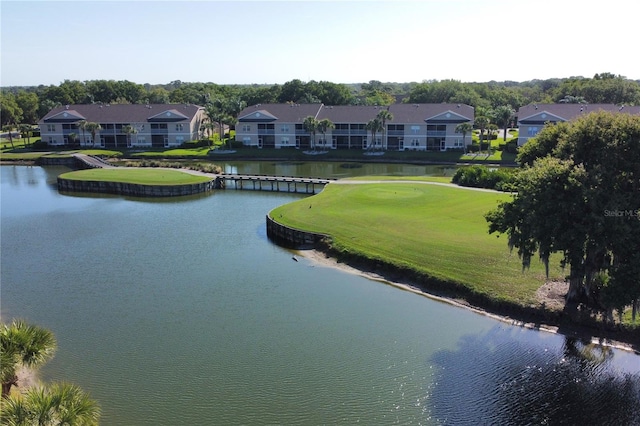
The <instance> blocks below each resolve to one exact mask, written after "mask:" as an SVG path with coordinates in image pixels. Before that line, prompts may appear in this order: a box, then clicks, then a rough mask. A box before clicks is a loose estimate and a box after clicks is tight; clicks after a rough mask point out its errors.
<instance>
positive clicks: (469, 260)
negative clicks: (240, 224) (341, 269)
mask: <svg viewBox="0 0 640 426" xmlns="http://www.w3.org/2000/svg"><path fill="white" fill-rule="evenodd" d="M508 198H509V195H507V194H501V193H495V192H482V191H473V190H468V189H463V188H457V187H448V186H442V185H431V184H425V183H419V182H416V183H395V182H386V183H368V184H343V183H341V184H330V185H328V186H327V187H326V189H325V190H324V191H323V192H322V193H320V194H318V195H315V196H313V197H310V198H306V199H303V200H300V201H297V202H293V203H291V204H287V205H284V206H281V207H278V208H276V209H274V210H273V211H272V212H271V216H272V217H273V218H274V219H275V220H276V221H278V222H280V223H282V224H284V225H287V226H291V227H294V228H298V229H303V230H306V231H311V232H317V233H323V234H328V235H330V236H331V237H332V245H333V246H334V247H335V248H336V249H337V250H339V251H341V252H343V253H347V254H348V253H357V254H358V255H359V256H360V257H364V258H367V259H371V260H372V261H374V262H384V263H387V264H391V265H393V266H394V267H397V268H400V269H404V270H413V271H417V272H418V273H420V274H423V275H427V276H429V277H433V278H435V279H437V280H440V281H447V282H451V283H455V284H456V285H460V286H462V287H464V288H466V289H468V290H469V291H470V292H472V293H475V294H479V295H483V296H486V297H489V298H491V299H493V300H496V301H505V302H509V303H515V304H518V305H522V306H531V305H535V293H536V290H537V289H538V288H539V287H540V286H541V285H542V284H543V283H544V281H545V275H544V268H543V266H542V265H541V264H539V263H538V262H535V261H534V262H532V267H531V269H530V270H527V271H524V272H523V271H522V266H521V263H520V260H519V259H518V257H517V256H516V255H515V253H514V254H512V253H510V252H509V249H508V247H507V244H506V239H505V238H496V236H494V235H489V234H488V232H487V224H486V222H485V219H484V217H483V215H484V213H485V212H487V211H488V210H490V209H492V208H494V207H495V206H496V204H497V202H498V201H500V200H507V199H508ZM551 274H552V278H559V277H560V276H562V273H561V271H560V270H559V269H556V270H552V271H551Z"/></svg>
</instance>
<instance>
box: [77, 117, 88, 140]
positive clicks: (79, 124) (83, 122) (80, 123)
mask: <svg viewBox="0 0 640 426" xmlns="http://www.w3.org/2000/svg"><path fill="white" fill-rule="evenodd" d="M76 127H77V128H78V129H80V130H82V144H83V145H86V144H87V138H86V137H85V131H86V130H87V120H80V121H78V122H77V123H76Z"/></svg>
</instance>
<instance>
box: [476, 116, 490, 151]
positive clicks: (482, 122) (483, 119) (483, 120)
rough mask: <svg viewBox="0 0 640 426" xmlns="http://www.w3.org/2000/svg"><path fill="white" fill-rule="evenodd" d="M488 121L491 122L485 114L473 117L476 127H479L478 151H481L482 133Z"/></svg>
mask: <svg viewBox="0 0 640 426" xmlns="http://www.w3.org/2000/svg"><path fill="white" fill-rule="evenodd" d="M490 122H491V120H490V119H489V117H487V116H485V115H480V116H478V117H476V118H475V123H476V127H477V128H478V129H480V149H479V151H482V139H483V135H484V129H486V128H487V126H488V125H489V123H490Z"/></svg>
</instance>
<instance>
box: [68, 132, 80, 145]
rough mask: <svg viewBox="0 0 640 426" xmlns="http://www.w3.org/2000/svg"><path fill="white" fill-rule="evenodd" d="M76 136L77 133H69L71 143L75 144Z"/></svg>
mask: <svg viewBox="0 0 640 426" xmlns="http://www.w3.org/2000/svg"><path fill="white" fill-rule="evenodd" d="M77 138H78V135H77V134H75V133H73V132H71V133H69V140H71V145H75V144H76V139H77Z"/></svg>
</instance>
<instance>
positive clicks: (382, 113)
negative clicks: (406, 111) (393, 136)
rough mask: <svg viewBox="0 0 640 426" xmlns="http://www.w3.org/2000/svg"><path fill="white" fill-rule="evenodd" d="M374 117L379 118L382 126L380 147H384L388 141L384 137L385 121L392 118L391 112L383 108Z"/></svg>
mask: <svg viewBox="0 0 640 426" xmlns="http://www.w3.org/2000/svg"><path fill="white" fill-rule="evenodd" d="M376 118H377V119H378V120H380V124H381V127H382V147H383V148H385V147H386V146H387V142H388V141H387V140H386V137H385V135H386V132H387V121H391V120H393V114H391V113H390V112H389V110H388V109H383V110H381V111H380V112H379V113H378V115H376Z"/></svg>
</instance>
